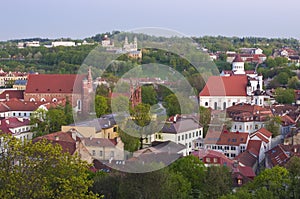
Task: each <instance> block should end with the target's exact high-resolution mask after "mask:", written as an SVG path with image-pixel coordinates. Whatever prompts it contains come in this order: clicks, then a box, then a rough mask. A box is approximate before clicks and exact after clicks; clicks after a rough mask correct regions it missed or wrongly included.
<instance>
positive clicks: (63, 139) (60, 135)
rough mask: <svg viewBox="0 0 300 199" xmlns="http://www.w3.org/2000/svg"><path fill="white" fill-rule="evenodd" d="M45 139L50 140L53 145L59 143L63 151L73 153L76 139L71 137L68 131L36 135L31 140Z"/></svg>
mask: <svg viewBox="0 0 300 199" xmlns="http://www.w3.org/2000/svg"><path fill="white" fill-rule="evenodd" d="M43 139H46V140H48V141H50V142H51V143H52V144H53V145H55V144H59V145H60V146H61V147H62V150H63V152H68V153H70V154H71V155H73V154H74V153H75V151H76V140H74V139H73V138H72V135H71V134H70V133H69V132H62V131H59V132H56V133H51V134H48V135H44V136H40V137H37V138H35V139H34V140H33V142H38V141H40V140H43Z"/></svg>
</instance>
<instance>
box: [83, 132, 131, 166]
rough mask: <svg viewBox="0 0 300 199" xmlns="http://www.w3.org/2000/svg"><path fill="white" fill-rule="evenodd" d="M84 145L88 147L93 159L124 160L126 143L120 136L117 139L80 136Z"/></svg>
mask: <svg viewBox="0 0 300 199" xmlns="http://www.w3.org/2000/svg"><path fill="white" fill-rule="evenodd" d="M80 139H81V141H82V143H83V145H84V146H85V147H86V148H87V150H88V151H89V153H90V154H91V156H92V158H93V159H97V160H102V161H108V160H124V158H125V152H124V143H123V142H122V140H121V139H120V138H119V137H118V138H115V139H107V138H92V137H91V138H80Z"/></svg>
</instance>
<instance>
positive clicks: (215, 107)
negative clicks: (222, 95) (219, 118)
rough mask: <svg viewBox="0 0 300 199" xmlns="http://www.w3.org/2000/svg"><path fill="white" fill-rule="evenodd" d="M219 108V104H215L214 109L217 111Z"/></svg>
mask: <svg viewBox="0 0 300 199" xmlns="http://www.w3.org/2000/svg"><path fill="white" fill-rule="evenodd" d="M217 108H218V103H217V102H215V106H214V109H215V110H217Z"/></svg>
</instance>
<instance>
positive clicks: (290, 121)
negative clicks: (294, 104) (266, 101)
mask: <svg viewBox="0 0 300 199" xmlns="http://www.w3.org/2000/svg"><path fill="white" fill-rule="evenodd" d="M280 119H281V124H282V125H283V126H290V125H293V124H296V122H295V121H294V120H293V119H292V118H291V117H290V116H288V115H283V116H281V117H280Z"/></svg>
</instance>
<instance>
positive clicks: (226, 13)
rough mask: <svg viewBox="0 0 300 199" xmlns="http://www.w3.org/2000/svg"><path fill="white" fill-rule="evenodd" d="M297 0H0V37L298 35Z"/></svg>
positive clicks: (299, 30)
mask: <svg viewBox="0 0 300 199" xmlns="http://www.w3.org/2000/svg"><path fill="white" fill-rule="evenodd" d="M299 8H300V1H299V0H285V1H275V0H248V1H243V0H206V1H203V0H151V1H149V0H125V1H124V0H108V1H102V0H1V1H0V41H5V40H10V39H22V38H33V37H41V38H51V39H55V38H72V39H83V38H86V37H90V36H93V35H95V34H97V33H104V32H111V31H113V30H120V31H128V30H132V29H137V28H141V27H160V28H167V29H172V30H175V31H178V32H180V33H182V34H184V35H188V36H203V35H212V36H217V35H222V36H238V37H245V36H259V37H276V38H291V37H293V38H296V39H300V23H299V19H300V11H299Z"/></svg>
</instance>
